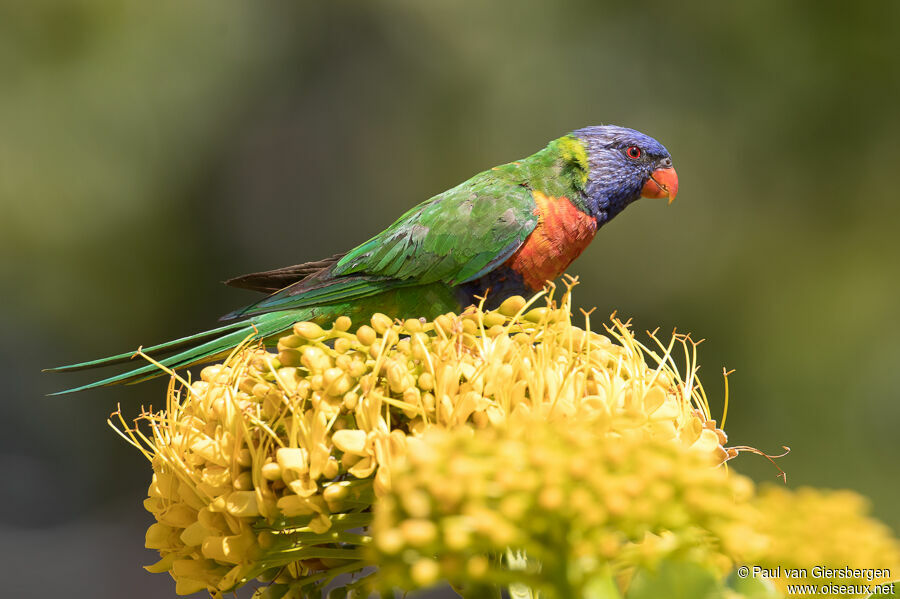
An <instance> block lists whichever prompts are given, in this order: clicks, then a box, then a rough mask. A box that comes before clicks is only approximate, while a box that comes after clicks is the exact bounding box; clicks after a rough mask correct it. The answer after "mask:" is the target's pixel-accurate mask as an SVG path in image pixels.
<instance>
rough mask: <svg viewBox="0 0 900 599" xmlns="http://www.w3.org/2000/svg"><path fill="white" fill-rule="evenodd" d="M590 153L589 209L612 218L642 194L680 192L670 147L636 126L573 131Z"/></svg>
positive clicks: (671, 196) (672, 196) (657, 195)
mask: <svg viewBox="0 0 900 599" xmlns="http://www.w3.org/2000/svg"><path fill="white" fill-rule="evenodd" d="M572 136H573V137H575V138H576V139H577V140H579V141H580V142H581V143H582V144H583V145H584V149H585V151H586V154H587V163H588V171H587V180H586V181H585V186H584V192H585V196H586V199H587V203H588V209H589V211H590V212H591V213H593V216H595V217H596V218H597V219H598V220H599V221H601V222H604V221H606V220H609V219H610V218H612V217H613V216H615V215H616V214H618V213H619V212H620V211H622V210H623V209H624V208H625V207H626V206H627V205H628V204H630V203H631V202H633V201H635V200H636V199H638V198H639V197H645V198H669V203H671V202H672V200H674V199H675V195H676V194H677V193H678V175H677V174H675V169H674V168H673V166H672V158H671V156H669V151H668V150H666V148H665V147H664V146H663V145H662V144H661V143H659V142H658V141H656V140H655V139H653V138H652V137H649V136H647V135H644V134H643V133H641V132H640V131H635V130H634V129H626V128H625V127H616V126H614V125H602V126H595V127H585V128H584V129H578V130H577V131H574V132H573V133H572Z"/></svg>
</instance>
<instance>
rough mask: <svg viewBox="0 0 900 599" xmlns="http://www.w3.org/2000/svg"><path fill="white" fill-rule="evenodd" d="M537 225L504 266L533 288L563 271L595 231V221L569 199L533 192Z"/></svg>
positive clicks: (536, 288)
mask: <svg viewBox="0 0 900 599" xmlns="http://www.w3.org/2000/svg"><path fill="white" fill-rule="evenodd" d="M532 195H533V197H534V201H535V203H536V204H537V207H536V208H535V209H534V213H535V215H537V217H538V225H537V227H536V228H535V230H534V231H532V233H531V235H529V236H528V238H527V239H526V240H525V243H524V244H522V247H520V248H519V249H518V250H517V251H516V253H515V254H513V255H512V256H511V257H510V258H509V260H507V262H506V265H507V266H509V267H510V268H511V269H512V270H514V271H515V272H517V273H518V274H519V275H521V276H522V278H523V279H524V280H525V284H526V285H528V286H529V287H530V288H532V289H534V290H538V289H541V288H542V287H543V286H544V283H546V282H547V281H550V280H553V279H555V278H556V277H558V276H559V275H561V274H562V273H564V272H565V271H566V269H567V268H568V267H569V265H570V264H571V263H572V261H573V260H575V258H577V257H578V256H579V255H580V254H581V252H583V251H584V248H586V247H587V246H588V244H590V243H591V240H592V239H593V238H594V234H595V233H596V232H597V221H596V220H594V219H593V218H592V217H590V216H588V215H587V214H585V213H584V212H582V211H581V210H579V209H578V208H576V207H575V205H574V204H572V202H571V201H569V199H568V198H565V197H559V198H554V197H551V196H547V195H545V194H543V193H541V192H539V191H535V192H533V193H532Z"/></svg>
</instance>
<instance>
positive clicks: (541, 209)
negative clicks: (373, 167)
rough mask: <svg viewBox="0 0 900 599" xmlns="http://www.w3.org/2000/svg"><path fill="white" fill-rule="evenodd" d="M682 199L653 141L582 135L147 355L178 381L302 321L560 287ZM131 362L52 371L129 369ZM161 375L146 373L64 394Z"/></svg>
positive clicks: (480, 180) (302, 271)
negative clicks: (585, 260)
mask: <svg viewBox="0 0 900 599" xmlns="http://www.w3.org/2000/svg"><path fill="white" fill-rule="evenodd" d="M677 193H678V176H677V174H676V172H675V168H674V166H673V164H672V158H671V156H670V155H669V152H668V150H667V149H666V148H665V147H664V146H663V145H662V144H661V143H659V142H658V141H656V140H655V139H653V138H652V137H650V136H648V135H645V134H643V133H641V132H639V131H636V130H634V129H629V128H626V127H619V126H615V125H594V126H588V127H584V128H581V129H577V130H575V131H572V132H571V133H568V134H566V135H564V136H562V137H559V138H557V139H554V140H553V141H551V142H550V143H548V144H547V146H546V147H544V148H543V149H541V150H540V151H538V152H536V153H535V154H532V155H531V156H528V157H527V158H523V159H520V160H515V161H513V162H509V163H506V164H502V165H499V166H495V167H493V168H490V169H488V170H485V171H483V172H481V173H478V174H477V175H475V176H474V177H472V178H470V179H468V180H467V181H465V182H463V183H461V184H459V185H457V186H456V187H453V188H452V189H449V190H447V191H445V192H443V193H440V194H438V195H436V196H434V197H432V198H430V199H428V200H425V201H424V202H422V203H420V204H418V205H417V206H415V207H413V208H411V209H410V210H408V211H407V212H406V213H405V214H403V215H402V216H401V217H400V218H398V219H397V220H396V221H395V222H394V223H393V224H392V225H390V226H389V227H388V228H386V229H385V230H384V231H382V232H381V233H378V234H377V235H375V236H374V237H372V238H371V239H369V240H368V241H366V242H364V243H362V244H360V245H358V246H356V247H355V248H353V249H351V250H350V251H348V252H346V253H343V254H336V255H334V256H332V257H330V258H326V259H324V260H318V261H315V262H306V263H303V264H298V265H294V266H288V267H284V268H278V269H275V270H269V271H264V272H257V273H252V274H248V275H244V276H240V277H236V278H234V279H230V280H228V281H226V282H225V283H226V284H227V285H230V286H233V287H239V288H244V289H251V290H256V291H262V292H265V293H267V294H268V295H267V297H265V298H263V299H261V300H260V301H257V302H255V303H252V304H250V305H248V306H245V307H243V308H240V309H238V310H235V311H233V312H231V313H230V314H227V315H225V316H224V317H222V319H221V320H223V321H226V322H227V324H224V325H222V326H219V327H216V328H213V329H210V330H207V331H203V332H201V333H197V334H194V335H190V336H187V337H183V338H180V339H175V340H173V341H168V342H166V343H161V344H159V345H155V346H152V347H147V348H142V352H143V353H144V354H145V355H148V356H151V357H153V359H154V360H155V361H157V362H158V364H159V365H162V366H165V367H166V368H167V369H170V370H175V369H180V368H186V367H190V366H193V365H196V364H199V363H203V362H209V361H211V360H213V359H215V358H218V357H221V356H224V355H227V353H229V352H230V351H231V350H233V349H234V348H235V347H237V346H238V345H239V344H241V343H243V342H245V341H247V340H248V339H252V338H258V339H261V340H263V341H264V342H269V343H270V344H271V343H273V342H274V341H276V340H277V337H278V335H279V334H280V333H283V332H285V331H287V330H288V329H290V328H291V327H292V326H293V325H294V324H295V323H296V322H300V321H311V322H315V323H317V324H326V323H330V322H332V321H333V320H334V319H336V318H337V317H338V316H342V315H343V316H349V317H350V318H351V319H353V321H354V322H355V323H359V322H362V321H363V319H367V318H369V317H370V316H371V315H372V314H373V313H374V312H381V313H384V314H386V315H388V316H390V317H392V318H426V319H432V318H435V317H437V316H439V315H440V314H444V313H447V312H459V311H460V310H462V309H464V308H465V307H466V306H469V305H471V304H473V303H476V302H477V300H478V299H483V300H484V301H487V302H488V303H489V305H498V304H499V303H500V302H501V301H502V300H503V299H505V298H507V297H509V296H512V295H530V294H532V293H534V292H537V291H540V290H541V289H542V288H543V287H544V285H545V284H546V283H547V282H548V281H552V280H553V279H555V278H557V277H559V276H560V275H562V274H563V273H564V272H565V270H566V269H567V268H568V267H569V265H570V264H571V263H572V261H574V260H575V259H576V258H577V257H578V256H579V255H580V254H581V253H582V251H584V249H585V248H586V247H587V246H588V244H589V243H590V242H591V240H592V239H593V238H594V236H595V234H596V233H597V230H598V229H600V227H602V226H603V225H605V224H606V223H608V222H609V221H611V220H612V219H613V218H614V217H615V216H616V215H618V214H619V213H620V212H622V211H623V210H624V209H625V208H626V207H627V206H628V205H629V204H631V203H632V202H634V201H635V200H637V199H638V198H641V197H644V198H657V199H663V198H668V201H669V203H671V202H672V201H673V200H674V199H675V196H676V194H677ZM489 307H490V306H489ZM134 355H135V352H126V353H122V354H118V355H114V356H109V357H107V358H101V359H98V360H91V361H88V362H81V363H78V364H71V365H67V366H59V367H56V368H50V369H48V370H49V371H52V372H70V371H76V370H83V369H90V368H97V367H102V366H109V365H114V364H121V363H125V362H127V361H128V360H129V359H131V358H132V357H133V356H134ZM162 356H165V357H162ZM162 374H164V371H163V370H162V369H160V368H159V366H158V365H156V364H152V363H149V364H146V365H142V366H139V367H134V368H131V369H129V370H126V371H125V372H122V373H120V374H116V375H113V376H110V377H107V378H103V379H100V380H97V381H94V382H91V383H88V384H86V385H82V386H79V387H74V388H70V389H66V390H64V391H59V392H57V394H63V393H72V392H76V391H84V390H87V389H93V388H96V387H102V386H108V385H115V384H122V383H125V384H132V383H137V382H141V381H144V380H147V379H150V378H154V377H156V376H160V375H162Z"/></svg>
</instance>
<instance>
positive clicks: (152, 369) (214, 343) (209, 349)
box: [45, 310, 304, 395]
mask: <svg viewBox="0 0 900 599" xmlns="http://www.w3.org/2000/svg"><path fill="white" fill-rule="evenodd" d="M299 320H304V317H303V311H302V310H291V311H289V312H272V313H269V314H262V315H260V316H255V317H253V318H250V319H248V320H243V321H240V322H235V323H231V324H228V325H225V326H223V327H219V328H216V329H212V330H209V331H204V332H202V333H197V334H196V335H191V336H189V337H183V338H181V339H175V340H174V341H168V342H166V343H161V344H159V345H154V346H153V347H148V348H144V349H142V350H141V351H142V352H143V353H145V354H147V355H150V356H153V357H154V359H156V360H157V361H158V362H159V363H160V364H162V365H163V366H165V367H167V368H171V369H172V370H175V369H177V368H186V367H188V366H192V365H194V364H199V363H201V362H206V361H209V360H211V359H213V358H216V357H219V356H221V355H223V354H227V353H228V352H229V351H231V350H232V349H233V348H234V347H236V346H237V345H238V344H240V343H241V342H243V341H245V340H246V339H247V338H249V337H255V338H258V339H265V338H266V337H269V336H271V335H274V334H276V333H280V332H282V331H286V330H287V329H289V328H290V327H291V325H293V324H294V323H295V322H297V321H299ZM179 350H180V351H179ZM172 352H177V353H175V354H173V355H170V356H168V357H165V358H157V356H159V355H165V354H169V353H172ZM134 355H135V352H127V353H123V354H117V355H115V356H109V357H108V358H101V359H99V360H91V361H89V362H81V363H79V364H70V365H68V366H58V367H56V368H48V369H47V370H46V371H45V372H72V371H76V370H85V369H89V368H100V367H103V366H111V365H114V364H121V363H124V362H127V361H129V360H130V359H131V358H133V357H134ZM163 374H165V373H164V372H163V371H162V370H161V369H160V368H159V367H158V366H157V365H155V364H145V365H143V366H139V367H137V368H133V369H131V370H127V371H125V372H123V373H121V374H117V375H115V376H111V377H109V378H105V379H102V380H99V381H95V382H93V383H88V384H87V385H82V386H81V387H74V388H72V389H66V390H64V391H57V392H56V393H52V394H51V395H64V394H66V393H75V392H76V391H84V390H86V389H94V388H95V387H105V386H107V385H121V384H126V385H128V384H132V383H139V382H141V381H145V380H147V379H152V378H155V377H158V376H162V375H163Z"/></svg>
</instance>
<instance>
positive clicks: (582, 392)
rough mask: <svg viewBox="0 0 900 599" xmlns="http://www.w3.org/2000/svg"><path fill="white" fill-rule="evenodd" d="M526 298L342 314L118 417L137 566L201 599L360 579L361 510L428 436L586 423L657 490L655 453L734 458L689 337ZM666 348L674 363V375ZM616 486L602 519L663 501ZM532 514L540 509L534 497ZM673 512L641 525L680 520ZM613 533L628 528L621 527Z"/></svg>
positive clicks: (364, 514) (179, 382)
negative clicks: (134, 505) (141, 458)
mask: <svg viewBox="0 0 900 599" xmlns="http://www.w3.org/2000/svg"><path fill="white" fill-rule="evenodd" d="M540 296H541V294H539V295H538V296H536V297H535V298H532V300H530V301H526V300H525V299H523V298H521V297H513V298H509V299H507V300H506V301H505V302H504V303H503V304H502V305H501V306H500V307H499V308H498V309H497V310H493V311H487V310H481V309H478V308H471V309H469V310H467V311H466V312H464V313H463V314H460V315H456V314H446V315H443V316H440V317H438V318H436V319H435V320H434V321H433V322H422V321H420V320H407V321H403V322H401V321H392V320H391V319H390V318H388V317H387V316H385V315H383V314H375V315H374V316H372V318H371V322H370V323H369V324H366V325H363V326H360V327H358V328H357V329H356V330H355V331H351V322H350V320H349V319H348V318H346V317H341V318H338V319H337V320H335V322H334V323H333V324H332V326H331V327H330V328H328V329H323V328H321V327H320V326H319V325H316V324H313V323H309V322H302V323H298V324H296V325H295V326H294V330H293V333H292V334H290V335H286V336H285V337H283V338H281V339H280V340H279V341H278V354H277V355H274V354H272V353H268V352H266V351H264V350H263V349H261V348H259V347H244V348H240V349H239V350H236V351H235V353H234V354H232V356H230V357H229V359H228V360H226V361H225V363H224V364H221V365H215V366H210V367H207V368H205V369H204V370H203V371H202V372H201V377H200V380H197V381H193V382H191V381H186V380H183V379H180V378H177V377H173V379H172V382H171V383H170V386H169V393H168V398H167V406H166V409H165V410H163V411H160V412H148V413H145V414H143V415H142V416H141V417H140V418H139V419H138V421H137V423H136V424H135V426H133V427H130V426H128V425H127V424H126V423H125V422H124V420H122V419H121V416H120V417H119V425H118V426H119V428H120V429H121V430H120V432H121V433H122V434H123V435H124V436H125V438H126V439H128V440H129V441H130V442H132V443H133V444H134V445H136V446H137V447H139V448H140V449H141V450H142V451H144V452H145V454H146V455H147V457H148V459H150V461H151V463H152V466H153V470H154V478H153V482H152V484H151V486H150V490H149V498H148V499H147V500H146V502H145V506H146V508H147V509H148V510H149V511H150V512H151V513H153V515H154V516H155V517H156V519H157V523H156V524H154V525H153V526H152V527H151V528H150V529H149V530H148V532H147V547H150V548H153V549H156V550H158V551H159V553H160V556H161V560H160V561H159V562H158V563H157V564H154V565H153V566H150V567H149V568H148V569H149V570H151V571H154V572H166V571H167V572H169V573H170V574H171V575H172V576H173V577H174V578H175V580H176V591H177V592H178V593H181V594H186V593H192V592H196V591H198V590H202V589H208V590H209V591H210V593H212V594H214V595H216V594H220V593H222V592H224V591H228V590H232V589H234V588H237V587H238V586H241V585H243V584H245V583H247V582H248V581H250V580H251V579H253V578H259V579H260V580H264V581H267V582H269V581H274V582H273V583H272V584H271V585H270V586H269V587H268V590H267V592H270V593H274V594H275V595H277V594H278V593H287V594H285V595H284V596H285V597H290V596H294V597H302V596H304V594H305V593H311V592H313V589H321V588H323V587H324V586H325V585H326V584H328V583H329V582H330V581H331V580H333V578H334V577H335V576H337V575H338V574H342V573H348V572H351V573H352V572H358V571H359V570H361V569H362V568H363V567H365V566H366V565H369V564H370V562H368V561H367V555H368V554H367V552H366V547H368V546H369V545H370V544H371V537H369V536H368V535H367V534H363V533H360V529H361V528H365V527H367V526H368V525H369V523H370V521H371V517H372V516H371V509H370V507H371V505H372V504H373V503H378V502H377V501H376V500H375V497H376V496H385V495H388V494H390V493H392V484H393V477H392V476H391V474H392V472H391V470H392V468H393V467H394V466H393V465H395V464H403V463H404V459H403V458H404V456H406V455H408V454H409V453H410V446H411V445H412V446H414V447H415V452H414V453H418V452H419V451H420V448H421V446H422V441H421V439H423V438H425V436H426V435H427V434H428V433H429V431H433V430H455V429H462V430H465V431H476V430H492V429H505V428H506V427H507V426H508V425H510V423H513V422H519V421H522V422H525V421H532V422H537V421H542V420H550V421H560V422H563V421H568V422H573V423H575V422H590V423H591V427H592V428H591V434H592V435H594V436H595V437H596V439H598V442H600V443H602V445H603V447H606V448H607V449H605V450H604V451H607V450H608V451H609V452H615V451H617V450H616V449H614V448H613V447H614V446H615V445H619V446H621V447H623V448H633V447H638V446H642V445H646V446H647V447H649V448H656V449H652V451H653V452H657V453H658V455H657V453H653V454H652V456H656V457H652V456H651V454H649V453H648V454H646V455H644V454H635V455H637V456H639V457H637V458H635V459H639V460H644V459H646V460H647V461H648V464H649V465H648V467H651V468H653V467H655V468H656V470H653V471H654V472H658V474H659V476H660V477H661V478H662V479H665V477H666V476H667V475H666V473H665V472H664V470H665V468H668V467H669V466H667V464H668V465H670V466H671V468H674V469H675V471H678V469H677V468H676V466H675V465H674V464H675V462H673V461H672V460H673V459H674V458H673V457H672V456H676V455H681V454H680V453H672V452H673V451H675V450H669V449H660V448H661V447H663V446H662V445H660V444H663V443H665V442H670V443H676V444H677V445H678V446H679V447H680V448H683V451H684V452H686V453H685V455H696V456H697V457H696V458H690V459H696V460H703V461H711V462H714V463H719V462H721V461H723V460H725V459H727V458H728V457H731V456H732V455H734V451H733V450H731V451H729V450H726V449H725V448H724V447H723V446H724V443H725V436H724V433H723V432H722V431H721V430H719V429H717V427H716V424H715V421H713V420H712V419H711V418H710V414H709V409H708V406H707V403H706V398H705V395H704V393H703V389H702V387H701V386H700V384H699V382H698V381H697V379H696V377H695V370H696V362H695V360H696V355H695V352H694V348H693V346H692V344H691V343H690V340H689V339H688V338H686V337H683V336H673V338H672V340H671V341H670V342H669V343H668V344H661V343H659V342H657V341H656V338H655V337H652V336H651V338H652V339H653V340H654V342H655V343H656V344H657V345H656V346H655V347H654V348H649V347H646V346H644V345H642V344H641V343H640V342H638V341H637V340H636V338H635V336H634V335H633V333H632V332H631V330H630V329H629V327H628V326H627V324H626V323H622V322H619V321H617V320H613V323H612V325H611V326H610V327H608V328H607V333H608V334H607V335H601V334H598V333H595V332H592V331H590V326H589V324H590V323H589V318H588V317H587V316H586V320H587V321H588V322H587V326H585V328H584V329H581V328H578V327H576V326H574V325H573V324H572V323H571V295H570V293H566V294H565V295H564V296H563V297H562V299H561V301H560V302H559V304H558V305H557V304H556V303H554V302H553V301H552V299H550V298H545V299H546V302H545V303H546V305H541V306H539V307H534V305H535V302H537V301H539V300H540ZM542 303H544V302H542ZM676 348H679V349H681V348H683V350H684V352H685V356H686V359H687V367H686V369H685V372H684V374H683V375H682V374H681V373H679V370H678V368H677V367H676V365H675V360H674V358H673V350H674V349H676ZM582 435H583V437H581V439H582V440H583V441H584V440H586V439H587V438H588V437H587V436H586V435H587V432H582ZM607 437H608V438H609V439H610V440H618V442H617V443H613V442H612V441H610V442H606V441H603V439H605V438H607ZM534 451H535V452H537V453H540V451H541V450H540V447H539V446H535V448H534ZM648 451H651V450H648ZM678 451H679V452H681V451H682V449H679V450H678ZM667 452H668V453H667ZM610 455H611V454H610ZM640 456H643V457H640ZM667 456H668V457H667ZM559 459H561V458H559ZM626 459H628V460H630V459H631V458H628V457H627V456H626ZM679 459H680V458H679ZM530 460H531V458H529V460H526V461H524V462H522V464H523V465H524V464H530V463H532V462H531V461H530ZM628 463H629V464H630V463H631V462H628ZM636 465H637V464H634V465H633V466H634V467H636ZM654 465H655V466H654ZM661 465H662V466H665V467H664V468H663V467H662V466H661ZM520 470H521V468H520ZM547 472H549V470H547ZM590 472H593V470H591V469H590V468H588V469H587V470H585V473H586V475H587V473H590ZM616 472H618V470H616ZM710 472H713V471H712V470H710ZM523 476H525V474H523ZM534 476H535V475H531V477H532V478H534ZM710 476H714V477H720V475H719V474H714V475H710ZM720 478H721V477H720ZM717 480H718V479H717ZM446 482H447V486H453V485H454V484H467V483H464V482H460V483H455V482H454V481H453V480H447V481H446ZM620 482H621V484H622V485H624V487H622V488H621V489H620V490H619V491H617V492H615V493H611V494H610V495H608V496H607V495H604V497H606V498H608V499H610V500H611V501H613V503H612V504H610V505H608V506H606V507H604V508H603V510H606V511H607V512H609V513H612V512H615V510H616V509H617V508H616V504H615V501H620V507H621V508H624V507H627V508H628V509H629V510H630V509H631V508H633V507H634V508H638V509H639V510H643V511H644V512H646V511H647V510H651V509H655V508H654V507H653V503H652V502H650V501H646V500H642V501H641V502H638V503H637V504H635V505H631V503H629V500H628V499H627V498H628V497H629V495H628V493H630V492H632V491H631V490H633V489H636V488H638V486H640V488H641V489H644V486H642V485H645V483H646V484H648V485H650V486H648V487H647V488H646V491H647V492H648V493H651V496H652V497H656V495H653V494H661V496H665V495H667V494H668V493H670V492H672V490H673V489H674V487H673V486H672V485H668V486H667V485H666V484H665V483H663V484H661V485H656V486H654V485H653V484H651V483H653V482H654V481H650V480H645V481H643V482H641V480H640V475H639V473H638V471H637V470H634V471H633V472H632V473H631V475H629V476H628V477H626V478H625V479H623V481H620ZM597 484H606V483H602V482H600V483H597ZM617 484H618V483H617ZM718 484H719V483H715V485H718ZM723 484H724V483H723ZM715 485H714V486H715ZM704 488H705V487H704ZM715 488H717V489H718V488H719V487H715ZM726 488H730V487H728V486H727V485H725V486H722V487H721V489H726ZM685 492H688V491H687V490H685ZM548 493H550V492H548ZM698 493H700V492H699V491H698ZM540 501H541V502H542V503H540V504H539V505H545V504H546V505H553V504H554V503H555V501H556V500H554V498H553V496H552V494H548V495H547V496H545V497H543V498H541V499H540ZM579 501H582V502H586V501H588V496H583V497H581V498H580V499H579ZM721 501H722V502H723V505H724V503H725V499H724V498H721ZM688 505H690V502H688V503H685V504H684V506H688ZM684 506H683V507H684ZM678 509H682V508H673V511H672V512H671V513H670V514H669V515H667V516H659V517H660V518H662V520H658V521H657V522H658V523H659V522H669V520H666V518H674V519H676V520H677V519H678V518H682V519H684V518H689V516H690V514H692V513H693V512H690V510H689V509H688V508H687V507H684V509H687V510H688V511H686V512H684V511H682V512H679V511H677V510H678ZM610 510H611V511H610ZM597 513H600V511H598V512H597ZM616 521H617V522H621V523H623V524H625V523H627V522H629V520H628V518H627V517H626V516H624V515H623V516H622V519H620V520H616ZM670 524H672V525H673V526H674V525H675V524H674V523H671V522H670ZM633 526H634V529H633V530H629V531H625V532H623V533H622V534H625V535H626V536H627V538H628V539H631V538H632V537H633V536H634V535H635V534H639V532H640V531H643V530H645V529H646V525H645V524H642V523H641V521H637V522H635V523H634V525H633ZM684 526H687V523H685V524H684ZM610 538H611V537H610ZM604 542H605V543H609V542H610V540H609V539H606V540H605V541H604ZM585 547H587V546H585ZM604 547H606V548H607V550H609V549H610V547H612V545H611V544H610V545H604ZM603 555H604V556H608V555H611V554H610V553H609V551H607V553H604V554H603ZM420 567H421V566H420ZM362 584H363V582H361V581H357V582H355V583H352V584H351V585H350V586H351V587H353V586H354V585H356V586H361V585H362ZM273 589H275V591H273ZM273 596H274V595H273Z"/></svg>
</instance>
